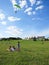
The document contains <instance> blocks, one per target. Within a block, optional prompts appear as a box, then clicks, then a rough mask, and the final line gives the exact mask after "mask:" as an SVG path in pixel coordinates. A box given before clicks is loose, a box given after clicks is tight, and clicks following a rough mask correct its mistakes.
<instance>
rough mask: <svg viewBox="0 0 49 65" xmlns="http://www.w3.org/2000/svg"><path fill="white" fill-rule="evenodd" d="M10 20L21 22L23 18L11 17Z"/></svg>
mask: <svg viewBox="0 0 49 65" xmlns="http://www.w3.org/2000/svg"><path fill="white" fill-rule="evenodd" d="M8 20H9V21H11V22H13V21H19V20H21V18H17V17H13V16H9V17H8Z"/></svg>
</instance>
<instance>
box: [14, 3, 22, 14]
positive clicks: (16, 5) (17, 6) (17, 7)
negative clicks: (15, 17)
mask: <svg viewBox="0 0 49 65" xmlns="http://www.w3.org/2000/svg"><path fill="white" fill-rule="evenodd" d="M14 6H15V8H16V9H17V10H19V9H21V7H20V6H19V5H18V4H14ZM17 10H16V11H15V13H17Z"/></svg>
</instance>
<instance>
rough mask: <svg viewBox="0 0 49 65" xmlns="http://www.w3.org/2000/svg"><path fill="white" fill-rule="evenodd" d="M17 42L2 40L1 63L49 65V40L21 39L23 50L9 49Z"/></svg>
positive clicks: (1, 64)
mask: <svg viewBox="0 0 49 65" xmlns="http://www.w3.org/2000/svg"><path fill="white" fill-rule="evenodd" d="M17 42H18V41H17V40H10V41H0V65H49V41H44V42H43V43H42V41H32V40H21V41H20V42H21V51H14V52H10V51H7V49H8V48H9V46H10V45H11V46H13V45H14V46H15V47H17Z"/></svg>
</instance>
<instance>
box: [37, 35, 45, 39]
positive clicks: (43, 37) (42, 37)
mask: <svg viewBox="0 0 49 65" xmlns="http://www.w3.org/2000/svg"><path fill="white" fill-rule="evenodd" d="M37 40H45V36H38V37H37Z"/></svg>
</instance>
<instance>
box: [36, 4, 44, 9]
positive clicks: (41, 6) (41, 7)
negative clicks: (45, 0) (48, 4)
mask: <svg viewBox="0 0 49 65" xmlns="http://www.w3.org/2000/svg"><path fill="white" fill-rule="evenodd" d="M43 7H44V6H43V5H40V6H38V7H36V8H35V10H40V9H43Z"/></svg>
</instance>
